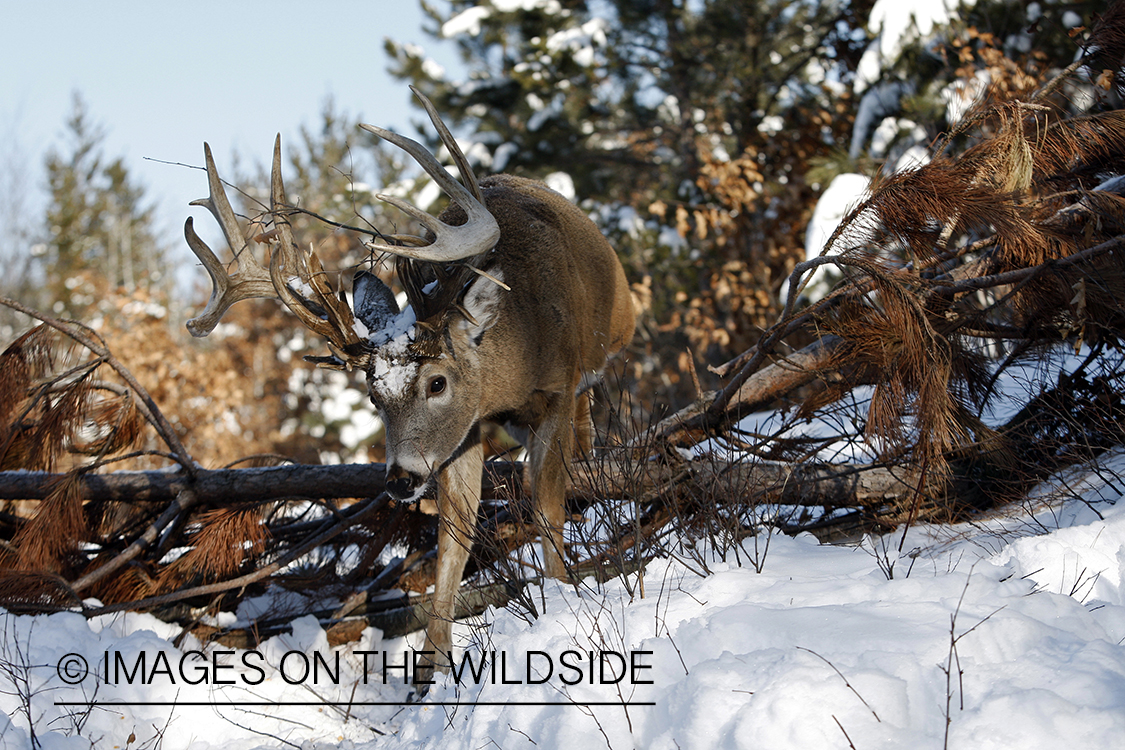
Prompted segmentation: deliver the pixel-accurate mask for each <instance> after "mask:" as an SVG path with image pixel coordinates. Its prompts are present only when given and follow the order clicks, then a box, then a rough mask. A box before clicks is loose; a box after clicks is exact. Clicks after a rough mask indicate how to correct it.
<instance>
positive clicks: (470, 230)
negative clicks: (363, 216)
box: [360, 90, 500, 263]
mask: <svg viewBox="0 0 1125 750" xmlns="http://www.w3.org/2000/svg"><path fill="white" fill-rule="evenodd" d="M414 93H415V94H417V95H418V97H419V99H421V100H422V104H423V106H425V107H426V111H427V112H428V113H429V115H430V119H431V120H432V121H433V122H434V125H435V127H437V129H438V134H439V135H440V136H441V139H442V142H443V143H444V144H445V145H446V148H448V149H449V152H450V153H451V154H452V155H453V159H454V161H456V162H457V168H458V169H459V170H460V172H461V176H462V178H463V179H464V180H465V181H466V183H468V185H469V187H468V188H466V187H465V186H463V185H462V184H461V183H460V182H458V181H457V180H456V179H454V177H453V176H452V175H451V174H449V172H447V171H446V170H445V167H443V166H442V165H441V163H440V162H439V161H438V160H437V159H436V158H435V157H434V155H433V154H431V153H430V152H429V151H428V150H426V147H425V146H423V145H422V144H420V143H418V142H417V141H415V140H412V139H410V138H407V137H405V136H401V135H399V134H397V133H392V132H391V131H389V130H385V129H383V128H380V127H376V126H375V125H360V127H361V128H363V129H364V130H366V131H368V132H369V133H374V134H375V135H377V136H379V137H380V138H382V139H383V140H385V141H387V142H389V143H392V144H394V145H395V146H398V147H399V148H401V149H402V150H403V151H405V152H406V153H408V154H410V155H411V156H412V157H414V160H415V161H416V162H418V164H419V165H420V166H421V167H422V169H424V170H425V171H426V174H428V175H430V177H432V178H433V179H434V181H435V182H437V184H438V185H439V186H440V187H441V189H442V190H444V191H445V192H446V193H447V194H448V195H449V197H450V198H452V199H453V200H454V201H455V202H457V203H458V204H460V206H461V207H462V208H464V209H465V213H466V214H467V215H468V220H467V221H466V222H465V223H464V224H462V225H460V226H451V225H449V224H446V223H445V222H443V221H441V220H439V219H438V218H436V217H434V216H431V215H430V214H428V213H426V212H425V211H422V210H421V209H419V208H417V207H415V206H412V205H411V204H409V203H407V202H406V201H404V200H400V199H398V198H395V197H392V196H388V195H382V194H379V195H377V196H376V197H377V198H379V200H381V201H384V202H385V203H389V204H391V205H392V206H395V207H396V208H398V209H400V210H402V211H404V212H405V213H407V214H409V215H410V216H413V217H414V218H415V219H417V220H418V221H419V222H421V223H422V225H423V226H425V227H426V228H427V229H429V230H430V231H431V232H433V233H434V241H433V242H432V243H430V244H429V245H424V246H421V247H410V246H407V245H386V244H381V243H370V244H368V247H370V248H371V249H372V250H379V251H382V252H387V253H392V254H394V255H400V256H402V257H405V258H413V259H415V260H425V261H432V262H437V263H449V262H452V261H456V260H464V259H465V258H471V257H472V256H474V255H479V254H481V253H483V252H487V251H488V250H491V249H492V247H493V246H494V245H495V244H496V241H497V240H499V239H500V227H499V225H498V224H497V223H496V218H495V217H494V216H493V215H492V214H491V213H490V212H489V210H488V209H487V208H485V205H484V199H483V197H482V195H481V192H480V186H479V185H478V184H477V181H476V177H474V176H473V172H472V169H471V168H470V167H469V163H468V160H467V159H465V155H464V154H463V153H462V152H461V149H460V148H459V147H458V146H457V142H456V141H455V140H454V139H453V136H452V135H451V134H450V132H449V129H448V128H446V127H445V123H443V122H442V121H441V118H440V117H439V116H438V113H437V110H436V109H435V108H434V105H433V104H432V103H431V102H430V100H429V99H427V98H426V97H425V96H423V95H422V94H421V93H420V92H418V91H417V90H415V91H414Z"/></svg>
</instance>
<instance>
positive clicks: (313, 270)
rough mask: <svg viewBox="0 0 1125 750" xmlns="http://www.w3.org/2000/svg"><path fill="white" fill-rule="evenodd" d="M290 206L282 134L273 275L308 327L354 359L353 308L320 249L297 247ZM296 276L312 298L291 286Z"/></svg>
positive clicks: (275, 183) (277, 145)
mask: <svg viewBox="0 0 1125 750" xmlns="http://www.w3.org/2000/svg"><path fill="white" fill-rule="evenodd" d="M289 208H290V206H289V204H288V202H287V201H286V199H285V184H284V182H283V180H282V177H281V136H280V135H278V136H277V140H276V141H274V147H273V167H272V169H271V172H270V213H271V214H272V215H273V223H274V227H275V229H276V230H277V238H278V244H279V247H278V249H277V251H276V252H274V253H273V256H272V257H271V258H270V270H269V275H270V278H271V280H272V285H273V288H274V290H275V293H276V295H277V296H278V297H280V298H281V301H282V302H284V303H285V305H286V306H287V307H288V308H289V309H290V310H292V311H293V313H294V314H295V315H296V316H297V317H298V318H299V319H300V320H301V322H302V323H303V324H304V325H305V327H306V328H308V329H309V330H311V331H312V332H313V333H317V334H320V335H321V336H323V337H324V338H326V339H328V342H329V345H330V347H332V348H334V351H333V353H334V354H337V356H338V357H340V359H341V360H343V362H344V363H345V364H346V363H348V362H350V355H347V354H345V351H344V350H345V349H346V348H349V347H350V346H351V345H353V344H358V343H359V342H360V338H359V335H358V334H357V333H356V332H355V319H354V318H353V317H352V311H351V308H349V307H348V306H347V303H345V302H342V301H341V300H339V299H338V298H337V297H336V295H335V294H334V293H333V292H332V289H331V288H330V287H329V286H328V284H327V282H326V281H325V280H324V269H323V267H322V266H321V264H320V258H319V257H317V255H316V253H314V252H311V251H310V252H309V253H307V254H305V253H304V252H302V251H301V250H300V249H298V248H297V244H296V242H294V240H293V226H292V225H291V224H290V223H289V216H288V211H289ZM293 276H296V277H297V278H298V279H299V280H300V281H301V282H302V284H303V286H306V287H308V288H309V289H310V290H311V291H312V299H310V298H308V297H304V296H301V295H299V294H297V293H296V292H295V291H294V290H293V288H292V287H290V286H289V279H290V278H292V277H293ZM321 312H323V317H322V316H321V314H320V313H321Z"/></svg>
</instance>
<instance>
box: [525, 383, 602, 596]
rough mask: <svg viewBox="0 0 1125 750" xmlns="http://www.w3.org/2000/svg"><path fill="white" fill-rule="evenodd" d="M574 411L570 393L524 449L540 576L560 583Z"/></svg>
mask: <svg viewBox="0 0 1125 750" xmlns="http://www.w3.org/2000/svg"><path fill="white" fill-rule="evenodd" d="M575 408H576V405H575V398H574V394H573V392H571V393H570V394H566V395H561V396H559V397H558V398H557V400H556V402H555V403H554V404H552V407H551V409H550V410H549V411H548V413H547V417H546V418H545V419H544V420H543V422H542V423H540V425H539V427H538V428H537V429H535V430H532V437H531V440H530V442H531V445H530V446H528V448H529V451H530V453H531V491H532V495H533V497H534V507H535V522H536V524H537V525H538V526H539V534H540V536H541V538H542V545H543V572H544V573H546V574H547V575H548V576H550V577H551V578H559V579H562V580H566V578H567V573H566V564H565V563H564V562H563V533H562V532H563V522H564V520H565V517H566V485H567V480H568V479H569V473H568V472H569V471H570V459H571V457H572V456H573V455H574V423H573V421H572V420H573V419H574V417H575ZM587 419H589V417H588V416H587Z"/></svg>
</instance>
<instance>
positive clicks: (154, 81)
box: [0, 0, 457, 260]
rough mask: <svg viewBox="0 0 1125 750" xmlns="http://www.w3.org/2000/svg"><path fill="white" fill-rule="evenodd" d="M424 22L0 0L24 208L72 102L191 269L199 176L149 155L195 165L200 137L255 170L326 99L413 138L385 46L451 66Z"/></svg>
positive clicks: (207, 1) (216, 5) (446, 49)
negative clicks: (185, 233)
mask: <svg viewBox="0 0 1125 750" xmlns="http://www.w3.org/2000/svg"><path fill="white" fill-rule="evenodd" d="M424 23H429V21H428V20H427V19H425V18H424V16H423V14H422V12H421V10H420V8H419V3H418V1H417V0H367V1H366V2H360V1H359V0H331V1H329V2H316V3H313V2H294V1H292V0H272V1H271V2H260V1H258V0H253V1H247V0H226V1H225V2H214V1H212V0H191V1H190V2H164V1H155V0H154V1H151V2H126V1H124V0H101V1H99V2H76V1H73V0H71V1H65V2H54V1H51V0H38V2H36V1H34V0H33V1H32V2H19V3H8V4H6V6H5V13H4V22H3V24H0V70H3V74H2V75H0V139H2V140H3V141H4V148H5V152H6V153H9V154H14V155H15V157H14V159H15V161H16V163H21V162H22V164H23V166H24V168H25V170H26V182H27V183H28V187H29V188H30V189H32V190H33V191H34V195H33V196H32V200H31V201H29V205H30V206H31V207H32V208H33V210H41V208H42V201H43V191H44V184H45V177H44V173H43V166H42V165H43V159H44V156H45V154H46V152H47V150H48V149H49V148H51V147H52V146H56V147H58V146H61V145H62V144H63V143H64V141H63V138H62V134H63V131H64V123H65V121H66V118H67V116H68V115H69V114H70V112H71V110H72V101H73V94H74V93H75V92H78V93H80V94H81V96H82V97H83V99H84V100H85V102H86V105H87V108H88V111H89V113H90V115H91V117H92V119H93V121H94V122H96V123H98V124H100V125H101V126H102V127H103V128H104V130H105V132H106V134H107V137H106V140H105V154H106V156H107V157H109V158H114V157H118V156H121V157H124V158H125V160H126V164H127V166H128V168H129V170H130V172H131V174H132V175H133V176H134V178H135V179H136V180H137V181H138V182H140V183H141V184H142V185H144V187H145V188H146V191H147V194H148V196H149V198H150V200H152V201H153V202H155V203H156V204H157V208H158V222H159V228H160V229H161V231H162V233H163V234H164V235H166V236H168V237H169V238H170V241H171V244H172V246H173V248H174V249H175V251H176V253H177V255H179V254H180V252H181V251H182V253H183V255H182V258H183V259H184V260H189V259H191V256H190V252H189V251H188V250H187V248H186V246H185V245H184V243H183V241H182V239H179V240H178V238H179V237H181V235H180V231H181V227H182V225H183V221H184V219H185V218H186V217H187V216H188V215H189V213H192V212H198V211H199V209H191V208H189V207H188V206H187V204H188V202H189V201H191V200H194V199H196V198H200V197H203V196H204V195H205V194H206V182H205V179H204V177H203V176H202V174H201V173H200V172H198V171H195V170H190V169H185V168H184V167H179V166H172V165H167V164H161V163H157V162H154V161H147V160H146V159H158V160H162V161H168V162H183V163H187V164H201V163H202V161H203V145H202V144H203V141H204V140H206V141H208V142H209V143H210V144H211V147H212V148H213V149H214V151H215V157H216V159H217V160H218V161H219V167H220V170H221V169H222V168H223V164H224V163H225V164H227V165H229V164H230V160H231V156H232V155H233V154H234V153H235V152H237V153H238V154H239V155H240V156H241V158H243V159H244V160H247V161H249V162H254V161H264V160H265V159H267V158H268V156H269V153H270V149H271V148H272V144H273V137H274V135H275V134H276V133H278V132H280V133H281V136H282V141H283V142H285V141H286V140H287V139H288V140H290V141H295V139H296V136H297V133H298V130H299V128H300V126H301V125H302V124H304V125H310V126H311V125H315V124H316V123H317V122H318V119H319V116H320V113H321V110H322V108H323V105H324V102H325V101H326V99H327V97H329V96H331V97H332V98H333V99H334V101H335V104H336V107H337V111H340V112H346V113H348V114H349V115H353V116H362V118H363V119H364V121H366V122H372V123H375V124H379V125H383V126H387V127H391V128H394V129H399V130H407V131H408V132H411V133H412V132H413V131H412V129H411V128H410V126H409V123H410V122H411V121H419V120H420V119H421V117H422V115H421V110H419V109H416V108H415V107H414V106H413V105H412V104H411V103H410V92H409V90H408V89H407V88H406V85H405V84H403V83H401V82H398V81H396V80H394V79H393V78H391V76H390V75H389V74H387V72H386V67H387V59H386V55H385V54H384V52H383V40H384V38H385V37H388V36H389V37H391V38H393V39H395V40H397V41H400V42H408V43H414V44H418V45H420V46H422V47H423V48H424V49H425V50H426V52H427V53H428V54H429V55H430V56H431V57H433V58H435V59H436V60H437V61H438V62H440V63H442V64H443V65H445V66H447V67H454V66H456V59H457V57H456V53H455V51H454V50H453V48H452V45H450V44H448V43H444V44H443V43H439V42H437V41H436V40H434V39H433V38H432V37H431V36H429V35H428V34H426V33H425V32H424V31H423V29H422V27H423V24H424ZM11 158H12V157H11V156H9V159H11ZM228 168H229V166H228ZM197 221H200V222H202V219H199V220H197ZM177 240H178V241H177Z"/></svg>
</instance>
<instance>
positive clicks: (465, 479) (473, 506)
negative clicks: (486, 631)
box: [414, 436, 484, 684]
mask: <svg viewBox="0 0 1125 750" xmlns="http://www.w3.org/2000/svg"><path fill="white" fill-rule="evenodd" d="M468 439H469V440H470V441H472V440H473V437H472V436H470V437H469V438H468ZM483 468H484V451H483V449H482V447H481V444H480V440H479V438H478V439H476V440H475V442H473V444H472V445H471V446H469V447H463V448H462V452H461V454H460V455H459V456H457V457H456V458H455V459H453V460H452V461H451V462H450V463H449V464H448V465H447V466H446V467H445V468H444V469H442V471H441V472H440V473H439V474H438V493H437V504H438V545H437V550H438V551H437V580H436V582H435V583H434V595H433V599H432V600H431V612H430V622H429V624H428V625H427V626H426V645H425V649H424V650H426V651H433V652H435V653H434V655H433V657H432V659H433V660H432V661H429V659H423V668H422V669H420V670H419V671H418V672H417V673H415V675H414V682H415V684H424V683H427V682H429V680H430V679H431V677H432V676H433V670H434V669H437V670H438V671H439V672H448V671H449V666H450V663H451V662H452V660H453V618H454V615H455V613H456V595H457V591H458V589H459V588H460V586H461V576H462V575H463V574H464V572H465V563H466V562H467V561H468V559H469V550H470V549H471V548H472V545H473V536H474V534H475V532H476V526H477V509H478V508H479V507H480V490H481V472H482V470H483Z"/></svg>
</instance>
